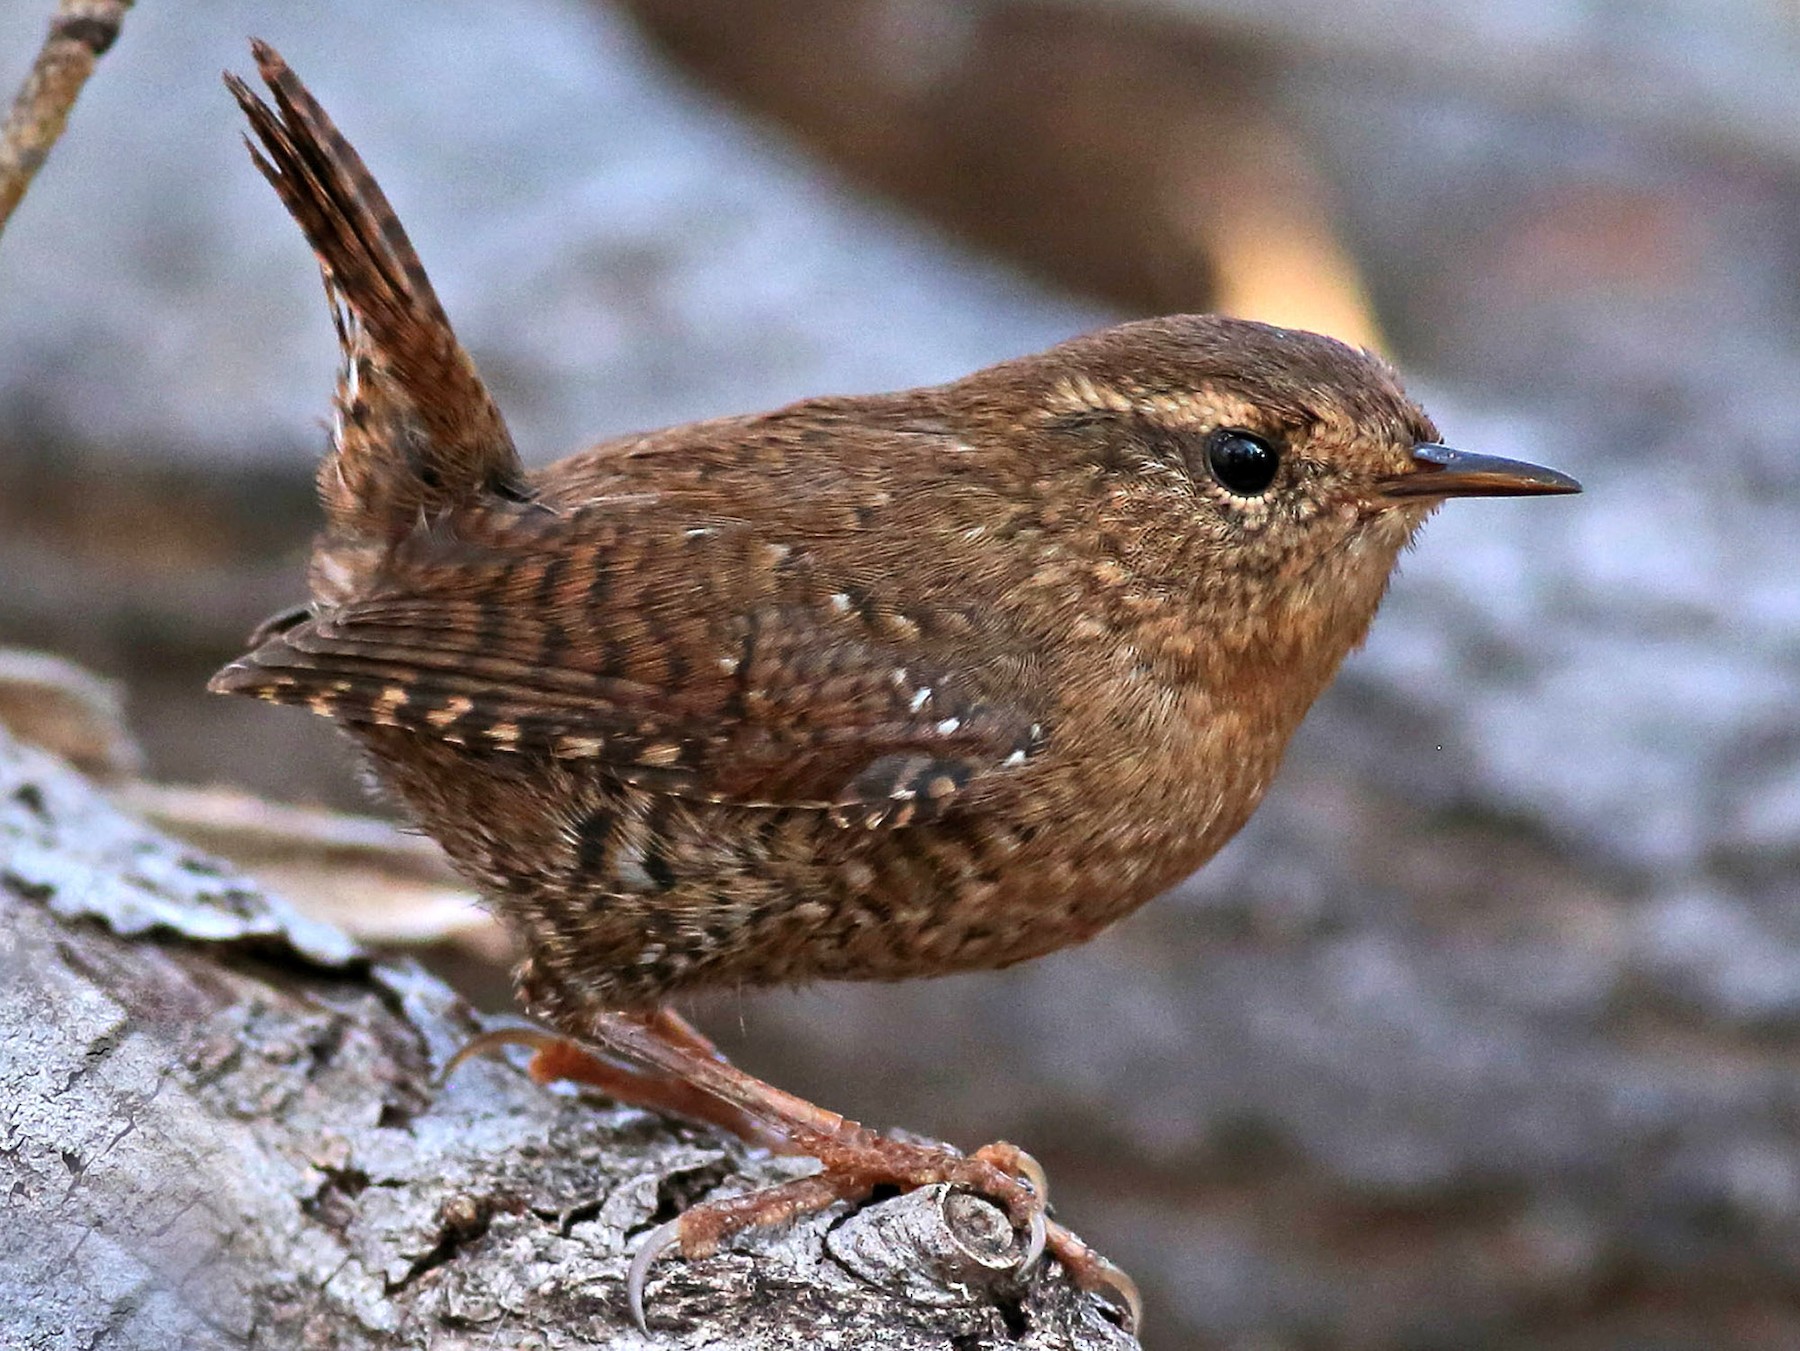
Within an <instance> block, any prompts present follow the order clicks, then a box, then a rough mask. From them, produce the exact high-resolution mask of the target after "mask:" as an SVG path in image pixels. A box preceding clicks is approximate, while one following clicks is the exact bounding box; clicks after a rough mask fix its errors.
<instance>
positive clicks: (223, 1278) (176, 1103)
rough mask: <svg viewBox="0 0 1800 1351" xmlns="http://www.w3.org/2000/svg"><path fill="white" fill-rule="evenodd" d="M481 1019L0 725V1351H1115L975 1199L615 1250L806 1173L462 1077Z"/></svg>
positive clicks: (1068, 1289)
mask: <svg viewBox="0 0 1800 1351" xmlns="http://www.w3.org/2000/svg"><path fill="white" fill-rule="evenodd" d="M478 1026H479V1024H478V1022H477V1020H476V1018H475V1017H474V1015H473V1014H471V1012H470V1011H469V1010H468V1008H467V1006H466V1005H464V1004H463V1003H462V1002H461V1001H460V1000H459V999H458V998H457V997H456V996H455V995H453V994H452V993H451V992H450V991H449V990H448V989H447V988H445V987H444V986H443V985H441V984H440V983H439V982H438V981H436V980H435V979H434V978H432V977H431V976H429V975H427V974H425V973H424V972H423V971H421V970H420V969H419V968H417V967H416V966H413V965H411V964H408V963H392V962H384V961H375V960H371V959H370V958H368V957H367V956H365V955H364V954H362V953H360V952H359V951H358V950H357V949H356V948H355V947H354V946H353V945H352V944H351V943H350V942H349V941H348V940H347V939H345V938H344V937H343V936H342V935H341V934H339V933H338V932H337V931H335V930H333V929H330V928H327V927H325V926H323V925H320V924H317V923H316V922H313V921H309V920H306V919H303V918H302V917H300V916H299V915H297V914H296V913H295V912H293V911H291V910H290V909H289V908H288V907H287V906H286V905H285V904H284V903H283V902H281V901H280V900H278V899H276V898H274V897H271V896H269V895H267V894H265V893H264V892H262V891H260V890H259V889H258V888H257V887H256V886H255V885H254V884H253V883H251V882H249V881H248V880H246V879H244V878H242V877H240V876H236V875H233V874H232V873H231V872H230V871H229V870H228V869H226V868H225V867H224V866H222V865H221V864H219V863H217V862H215V861H213V860H211V859H209V858H207V857H205V856H203V855H200V854H197V853H195V852H193V851H191V850H189V849H187V848H185V847H183V846H180V845H177V844H175V843H173V842H171V841H169V840H168V839H166V838H164V837H162V836H160V835H158V834H156V833H155V832H153V831H151V830H149V829H148V828H147V827H145V826H143V825H141V824H140V823H138V822H136V821H134V820H132V819H131V818H130V817H128V816H125V815H124V814H122V813H121V812H120V811H118V810H117V809H116V808H115V807H114V806H113V805H111V803H110V802H109V801H108V800H107V799H106V798H105V797H104V796H103V795H102V794H101V793H100V792H99V791H98V790H96V789H95V788H94V787H93V786H92V785H90V784H89V783H88V782H87V781H85V780H83V779H82V778H81V777H80V776H78V775H77V774H76V773H74V772H73V771H72V770H70V769H68V768H67V767H66V766H64V765H63V764H61V763H60V762H58V761H56V760H54V759H52V758H51V757H49V756H47V755H45V754H43V753H41V752H39V751H36V750H32V749H28V748H24V747H22V746H20V745H19V744H18V743H16V742H14V741H12V740H11V739H9V738H7V737H6V736H5V734H4V733H0V1046H3V1047H4V1048H5V1054H4V1057H3V1058H0V1198H4V1199H3V1200H0V1347H5V1348H8V1351H11V1349H12V1348H19V1349H20V1351H26V1349H29V1351H51V1349H52V1348H55V1349H56V1351H61V1348H75V1347H82V1348H90V1347H92V1348H109V1349H111V1351H166V1349H167V1348H172V1347H180V1348H184V1351H210V1349H211V1348H227V1347H279V1348H296V1347H318V1348H327V1347H329V1348H363V1347H368V1348H376V1347H381V1348H386V1347H414V1346H417V1347H423V1346H430V1347H433V1348H437V1349H438V1351H447V1349H450V1348H458V1347H471V1348H474V1347H481V1348H488V1347H494V1346H502V1345H503V1346H507V1347H517V1348H543V1351H551V1349H552V1348H562V1347H589V1346H636V1345H647V1346H661V1347H699V1346H706V1347H711V1348H727V1349H729V1351H751V1349H752V1348H774V1347H795V1346H835V1347H843V1348H859V1347H882V1348H887V1349H892V1351H914V1349H916V1351H926V1348H930V1349H931V1351H943V1348H946V1347H954V1348H960V1349H961V1351H975V1348H981V1347H1000V1346H1006V1347H1026V1348H1032V1349H1033V1351H1101V1349H1102V1348H1113V1349H1114V1351H1124V1349H1125V1348H1128V1347H1130V1346H1133V1345H1135V1343H1134V1342H1133V1340H1132V1339H1131V1338H1129V1337H1128V1336H1126V1335H1125V1334H1124V1333H1123V1332H1121V1331H1120V1330H1119V1329H1118V1328H1117V1327H1115V1326H1114V1325H1113V1324H1112V1322H1110V1321H1109V1319H1108V1318H1107V1316H1106V1315H1105V1314H1103V1313H1102V1312H1101V1309H1100V1306H1099V1304H1098V1303H1097V1302H1096V1301H1095V1300H1094V1299H1093V1298H1091V1297H1089V1296H1085V1295H1082V1294H1081V1293H1079V1292H1077V1291H1076V1290H1075V1289H1074V1288H1073V1287H1072V1286H1071V1285H1070V1284H1069V1282H1068V1281H1067V1280H1066V1279H1065V1278H1064V1277H1063V1276H1062V1275H1061V1274H1060V1273H1059V1272H1057V1271H1056V1270H1055V1269H1054V1268H1050V1269H1046V1270H1045V1271H1043V1272H1041V1273H1039V1274H1037V1275H1036V1276H1034V1277H1033V1278H1032V1279H1030V1280H1029V1281H1027V1282H1026V1283H1024V1284H1023V1285H1021V1284H1020V1283H1019V1282H1017V1281H1016V1280H1015V1279H1014V1278H1013V1276H1012V1274H1011V1268H1012V1264H1013V1255H1014V1248H1013V1244H1014V1240H1013V1237H1012V1234H1011V1232H1010V1229H1009V1227H1008V1225H1007V1224H1006V1222H1005V1220H1004V1219H1003V1218H1002V1217H1001V1215H1000V1213H999V1212H998V1211H997V1210H996V1209H995V1208H994V1207H992V1206H991V1205H989V1204H988V1203H986V1202H984V1201H981V1200H979V1199H977V1198H973V1197H967V1196H960V1195H948V1194H946V1193H945V1192H943V1191H942V1190H941V1189H930V1190H927V1191H923V1192H919V1193H915V1194H913V1195H910V1196H906V1197H902V1198H898V1199H896V1200H891V1201H886V1202H882V1203H879V1204H875V1205H870V1206H867V1207H864V1208H861V1209H858V1210H855V1211H854V1212H852V1211H851V1210H849V1209H847V1208H844V1207H838V1208H836V1209H834V1210H833V1211H829V1212H826V1213H824V1214H822V1215H820V1216H817V1217H814V1218H813V1219H811V1220H808V1221H804V1222H802V1223H799V1224H797V1225H794V1226H792V1227H791V1228H789V1229H787V1230H784V1231H780V1232H770V1233H764V1234H758V1235H753V1236H747V1237H745V1238H743V1239H741V1240H740V1241H738V1242H735V1243H733V1244H731V1245H730V1246H729V1247H728V1248H727V1250H726V1251H725V1252H723V1253H721V1254H720V1255H718V1256H717V1257H714V1258H712V1259H709V1260H707V1261H705V1262H701V1263H695V1264H686V1263H683V1262H681V1261H679V1260H669V1261H666V1262H665V1263H663V1264H662V1265H661V1266H659V1267H658V1268H657V1270H656V1272H655V1273H654V1274H653V1276H652V1278H651V1281H650V1286H649V1310H650V1325H651V1336H650V1338H649V1339H648V1340H647V1341H646V1340H645V1339H644V1338H643V1337H642V1336H641V1335H640V1334H638V1333H637V1332H636V1331H635V1330H634V1329H632V1328H631V1326H630V1324H629V1321H628V1319H627V1316H626V1313H625V1308H624V1300H623V1294H622V1289H623V1287H622V1282H623V1276H624V1272H625V1267H626V1264H627V1263H628V1262H629V1260H630V1256H631V1253H632V1251H633V1249H634V1248H635V1236H636V1235H638V1234H639V1233H641V1232H642V1231H644V1230H645V1229H647V1228H648V1227H649V1226H650V1225H652V1224H654V1223H657V1222H660V1221H661V1220H663V1219H666V1218H668V1217H669V1216H671V1215H672V1214H673V1213H675V1211H676V1210H677V1209H678V1208H680V1207H682V1206H684V1205H686V1204H687V1203H689V1202H691V1201H693V1200H694V1199H696V1198H698V1197H701V1196H704V1195H706V1194H708V1193H711V1192H712V1191H714V1190H715V1189H718V1188H723V1189H726V1190H740V1189H743V1188H745V1187H748V1186H752V1185H756V1184H759V1183H766V1182H769V1181H773V1180H778V1179H781V1178H784V1177H789V1176H793V1175H794V1174H795V1173H796V1172H797V1171H803V1170H804V1169H805V1168H806V1167H807V1166H808V1165H807V1164H806V1163H805V1162H804V1161H799V1160H774V1159H769V1158H766V1157H761V1156H758V1157H750V1156H747V1155H746V1153H745V1152H744V1151H743V1150H741V1149H740V1148H739V1147H738V1146H736V1145H735V1144H734V1143H730V1142H725V1141H722V1140H720V1139H718V1138H716V1137H715V1136H713V1135H712V1134H710V1133H708V1132H704V1131H699V1130H694V1129H689V1128H687V1127H683V1126H678V1125H671V1124H669V1123H666V1122H664V1121H662V1120H659V1119H657V1118H655V1117H652V1116H650V1115H648V1114H645V1113H642V1112H639V1111H636V1110H634V1109H631V1108H627V1107H620V1106H613V1105H605V1104H601V1103H598V1102H596V1101H594V1100H591V1099H584V1098H581V1097H577V1096H574V1095H571V1094H566V1093H557V1092H553V1091H550V1090H546V1089H543V1088H540V1087H537V1086H535V1085H533V1084H532V1083H531V1082H530V1081H529V1080H528V1079H527V1078H526V1076H525V1075H524V1074H523V1073H521V1072H520V1071H519V1070H518V1069H516V1068H515V1067H513V1066H511V1065H507V1064H504V1063H499V1062H479V1063H474V1064H471V1065H469V1066H467V1067H465V1068H464V1069H463V1070H462V1071H460V1072H459V1073H458V1074H457V1075H456V1076H455V1077H454V1078H453V1079H452V1080H451V1081H450V1082H449V1084H448V1085H447V1086H445V1087H443V1088H437V1087H434V1086H433V1071H434V1067H436V1066H441V1065H442V1064H443V1062H444V1060H445V1058H446V1057H447V1056H448V1055H449V1054H451V1053H452V1052H453V1051H454V1050H455V1048H456V1047H457V1045H458V1044H459V1043H460V1042H462V1041H463V1040H465V1039H466V1038H467V1037H468V1036H469V1035H470V1034H471V1033H472V1032H473V1031H475V1030H476V1029H477V1027H478Z"/></svg>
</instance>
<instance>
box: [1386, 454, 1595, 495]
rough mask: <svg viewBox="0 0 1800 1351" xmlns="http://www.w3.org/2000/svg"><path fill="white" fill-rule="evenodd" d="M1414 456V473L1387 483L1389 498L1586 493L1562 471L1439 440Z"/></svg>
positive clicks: (1396, 475)
mask: <svg viewBox="0 0 1800 1351" xmlns="http://www.w3.org/2000/svg"><path fill="white" fill-rule="evenodd" d="M1412 455H1413V468H1412V469H1411V470H1409V471H1408V472H1406V473H1404V474H1395V475H1392V476H1391V477H1389V478H1385V479H1383V480H1382V481H1381V490H1382V492H1383V493H1384V494H1386V495H1387V496H1388V497H1398V498H1409V497H1536V496H1543V495H1549V494H1557V493H1578V492H1580V491H1581V485H1580V484H1579V483H1577V482H1576V481H1575V480H1574V479H1572V478H1570V477H1569V476H1568V475H1567V474H1564V473H1561V472H1559V471H1558V470H1555V469H1546V468H1544V467H1543V466H1542V465H1537V464H1527V463H1526V462H1525V461H1523V460H1503V459H1501V458H1500V457H1499V456H1498V455H1476V454H1474V453H1473V452H1471V451H1467V450H1453V449H1451V448H1450V447H1449V446H1440V445H1438V444H1437V443H1436V442H1435V441H1422V442H1420V443H1419V444H1418V445H1416V446H1414V447H1413V449H1412Z"/></svg>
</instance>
